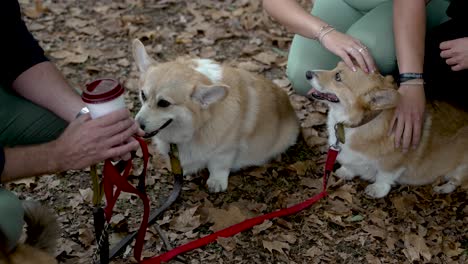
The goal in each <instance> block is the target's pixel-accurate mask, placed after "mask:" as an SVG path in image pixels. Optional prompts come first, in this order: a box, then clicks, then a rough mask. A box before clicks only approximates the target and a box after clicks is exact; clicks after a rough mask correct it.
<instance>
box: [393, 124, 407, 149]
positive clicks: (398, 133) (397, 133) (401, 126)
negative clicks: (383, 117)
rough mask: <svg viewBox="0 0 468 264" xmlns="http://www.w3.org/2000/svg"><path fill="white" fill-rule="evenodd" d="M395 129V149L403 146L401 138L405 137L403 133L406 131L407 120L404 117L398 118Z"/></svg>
mask: <svg viewBox="0 0 468 264" xmlns="http://www.w3.org/2000/svg"><path fill="white" fill-rule="evenodd" d="M396 122H397V123H396V128H395V134H394V135H395V147H396V148H399V147H400V144H401V137H402V136H403V131H404V130H405V120H404V117H403V116H399V117H397V121H396Z"/></svg>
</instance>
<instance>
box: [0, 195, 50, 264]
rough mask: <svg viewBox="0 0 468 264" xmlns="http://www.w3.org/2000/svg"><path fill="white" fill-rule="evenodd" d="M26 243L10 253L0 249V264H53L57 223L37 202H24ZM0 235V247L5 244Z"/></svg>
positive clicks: (20, 244)
mask: <svg viewBox="0 0 468 264" xmlns="http://www.w3.org/2000/svg"><path fill="white" fill-rule="evenodd" d="M23 207H24V220H25V222H26V225H27V230H26V235H27V238H26V241H25V242H24V243H19V244H18V245H17V246H16V248H15V249H13V251H11V252H6V250H5V249H1V248H0V264H55V263H58V262H57V260H56V259H55V257H53V253H54V251H55V248H56V241H57V238H58V235H59V234H58V232H59V231H58V230H59V228H58V223H57V220H56V218H55V216H54V214H53V213H51V212H50V211H49V210H47V209H45V208H44V207H42V206H41V205H40V204H39V203H38V202H33V201H24V202H23ZM2 238H3V235H2V234H0V246H1V245H3V244H5V242H3V241H2Z"/></svg>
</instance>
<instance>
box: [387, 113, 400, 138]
mask: <svg viewBox="0 0 468 264" xmlns="http://www.w3.org/2000/svg"><path fill="white" fill-rule="evenodd" d="M397 118H398V114H397V112H395V114H393V118H392V122H390V127H388V132H387V136H390V135H391V134H392V133H393V132H394V131H395V129H396V121H397Z"/></svg>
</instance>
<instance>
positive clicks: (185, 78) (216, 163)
mask: <svg viewBox="0 0 468 264" xmlns="http://www.w3.org/2000/svg"><path fill="white" fill-rule="evenodd" d="M133 56H134V59H135V62H136V64H137V67H138V69H139V71H140V74H141V75H140V76H141V77H140V83H139V86H140V89H141V91H140V99H141V102H142V107H141V109H140V111H139V112H138V114H137V116H136V120H137V121H138V122H139V123H140V125H141V127H142V129H143V130H144V131H145V132H146V136H147V137H153V140H154V142H155V143H156V146H157V148H158V149H159V151H160V152H162V153H168V151H169V144H171V143H174V144H177V147H178V150H179V158H180V162H181V166H182V169H183V171H184V174H190V173H194V172H197V171H199V170H201V169H204V168H208V170H209V173H210V175H209V178H208V180H207V185H208V188H209V190H210V191H211V192H220V191H226V189H227V186H228V176H229V173H230V171H231V170H236V169H240V168H243V167H246V166H251V165H261V164H263V163H265V162H267V161H269V160H270V159H272V158H274V157H275V156H276V155H278V154H280V153H282V152H283V151H285V150H286V149H287V148H288V147H289V146H291V145H293V144H294V143H295V142H296V138H297V136H298V134H299V124H298V120H297V118H296V114H295V112H294V109H293V108H292V106H291V103H290V101H289V97H288V95H287V94H286V92H284V91H282V90H281V89H280V88H278V87H277V86H275V85H274V84H273V83H272V82H270V81H268V80H266V79H265V78H262V77H261V76H259V75H255V74H253V73H250V72H247V71H244V70H241V69H236V68H232V67H228V66H223V65H220V64H218V63H216V62H214V61H212V60H208V59H178V60H175V61H171V62H166V63H159V64H158V63H156V62H155V61H154V60H153V59H152V58H150V57H149V56H148V54H147V52H146V50H145V47H144V46H143V44H142V43H141V42H140V41H139V40H134V41H133Z"/></svg>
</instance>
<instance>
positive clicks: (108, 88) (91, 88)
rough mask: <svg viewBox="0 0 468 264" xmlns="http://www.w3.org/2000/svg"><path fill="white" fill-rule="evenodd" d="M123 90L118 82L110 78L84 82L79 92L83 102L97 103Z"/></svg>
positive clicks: (112, 97) (117, 94)
mask: <svg viewBox="0 0 468 264" xmlns="http://www.w3.org/2000/svg"><path fill="white" fill-rule="evenodd" d="M123 92H124V88H123V87H122V85H120V83H119V82H118V81H117V80H115V79H111V78H103V79H97V80H94V81H92V82H90V83H87V84H86V87H85V89H84V91H83V93H82V94H81V99H82V100H83V102H85V103H89V104H99V103H104V102H108V101H112V100H113V99H115V98H117V97H119V96H120V95H122V94H123Z"/></svg>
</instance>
